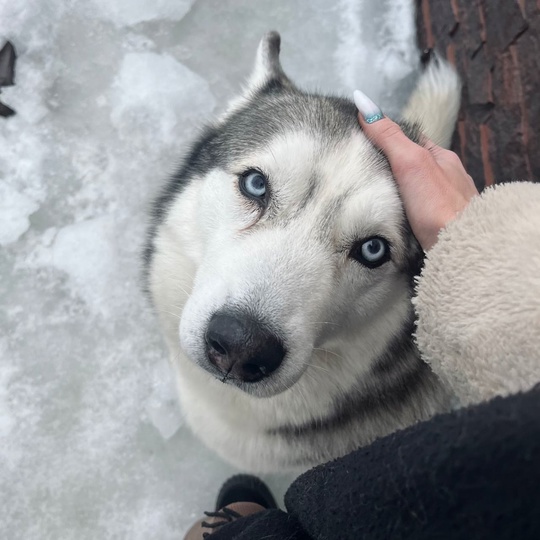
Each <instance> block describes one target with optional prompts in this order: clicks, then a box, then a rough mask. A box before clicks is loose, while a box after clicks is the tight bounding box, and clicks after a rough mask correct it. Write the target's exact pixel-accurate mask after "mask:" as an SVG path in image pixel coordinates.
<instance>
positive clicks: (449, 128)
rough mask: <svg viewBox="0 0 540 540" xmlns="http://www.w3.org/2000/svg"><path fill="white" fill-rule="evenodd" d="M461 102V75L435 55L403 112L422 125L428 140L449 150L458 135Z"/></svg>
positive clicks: (431, 55) (427, 64)
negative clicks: (454, 137) (457, 125)
mask: <svg viewBox="0 0 540 540" xmlns="http://www.w3.org/2000/svg"><path fill="white" fill-rule="evenodd" d="M460 101H461V81H460V78H459V75H458V74H457V73H456V70H455V69H454V68H453V67H452V66H451V65H450V64H449V63H448V62H447V61H446V60H443V59H442V58H441V57H439V56H438V55H437V54H435V53H433V52H432V53H431V54H430V55H429V59H428V60H427V61H426V63H425V67H424V72H423V73H422V75H421V77H420V80H419V81H418V84H417V86H416V88H415V90H414V92H413V93H412V95H411V97H410V99H409V103H408V104H407V106H406V107H405V109H404V111H403V113H402V118H403V120H406V121H407V122H410V123H412V124H418V125H419V126H420V129H421V130H422V133H424V135H426V137H428V138H429V139H431V140H432V141H433V142H434V143H436V144H438V145H440V146H443V147H444V148H448V147H449V146H450V141H451V140H452V134H453V133H454V129H455V125H456V120H457V115H458V111H459V104H460Z"/></svg>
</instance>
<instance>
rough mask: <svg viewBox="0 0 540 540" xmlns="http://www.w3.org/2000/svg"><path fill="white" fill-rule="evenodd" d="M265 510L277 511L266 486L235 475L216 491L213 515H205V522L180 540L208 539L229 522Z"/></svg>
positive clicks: (249, 476)
mask: <svg viewBox="0 0 540 540" xmlns="http://www.w3.org/2000/svg"><path fill="white" fill-rule="evenodd" d="M269 508H277V504H276V501H275V500H274V497H272V494H271V493H270V490H269V489H268V487H267V486H266V484H265V483H264V482H263V481H262V480H260V479H259V478H257V477H256V476H251V475H248V474H238V475H236V476H233V477H232V478H229V479H228V480H227V481H226V482H225V483H224V484H223V486H222V487H221V489H220V490H219V494H218V496H217V500H216V511H215V512H205V513H204V514H205V515H206V516H207V518H208V519H205V520H200V521H198V522H197V523H195V525H193V527H191V529H190V530H189V532H188V533H187V535H186V536H185V538H184V540H199V539H201V538H208V537H209V536H210V535H211V534H212V533H213V532H214V531H215V530H217V529H219V528H220V527H222V526H223V525H226V524H227V523H231V521H234V520H236V519H239V518H242V517H245V516H249V515H251V514H256V513H257V512H262V511H263V510H267V509H269Z"/></svg>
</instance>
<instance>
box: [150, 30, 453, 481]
mask: <svg viewBox="0 0 540 540" xmlns="http://www.w3.org/2000/svg"><path fill="white" fill-rule="evenodd" d="M279 48H280V38H279V35H278V34H277V33H275V32H271V33H269V34H267V35H266V36H265V37H264V38H263V39H262V41H261V43H260V45H259V49H258V52H257V61H256V65H255V69H254V72H253V74H252V76H251V78H250V80H249V84H248V86H247V88H246V89H245V91H244V92H243V94H242V96H241V97H240V98H238V99H237V100H236V101H235V102H234V103H233V104H232V105H231V107H230V108H229V110H228V111H227V112H226V113H225V115H224V116H223V117H222V118H220V119H218V120H217V121H216V122H215V123H214V124H213V125H211V126H209V127H207V128H206V129H205V131H204V132H203V133H202V134H201V136H200V137H199V139H198V140H197V141H196V142H195V143H194V145H193V146H192V147H191V149H190V150H189V152H188V153H187V157H186V158H185V160H184V161H183V164H182V166H181V167H180V169H179V171H178V172H177V174H176V175H174V177H173V178H172V179H171V180H170V181H169V183H168V184H167V185H166V187H165V188H164V190H163V192H162V194H161V196H160V197H159V198H158V199H157V201H156V202H155V204H154V207H153V221H152V225H151V227H150V233H149V239H148V245H147V248H146V252H145V264H146V276H147V286H148V290H149V292H150V294H151V297H152V300H153V303H154V306H155V308H156V310H157V312H158V314H159V318H160V321H161V325H162V328H163V332H164V335H165V338H166V341H167V344H168V347H169V349H170V360H171V364H172V366H173V368H174V372H175V375H176V380H177V384H178V390H179V396H180V402H181V405H182V408H183V411H184V414H185V418H186V419H187V422H188V423H189V425H190V426H191V428H192V430H193V431H194V432H195V434H196V435H197V436H198V437H200V438H201V439H202V440H203V441H204V442H205V443H206V444H207V445H208V446H209V447H210V448H212V449H213V450H215V451H216V452H217V453H218V454H220V455H221V456H222V457H223V458H225V459H226V460H228V461H229V462H231V463H233V464H235V465H237V466H238V467H240V468H242V469H244V470H250V471H257V472H272V471H285V470H299V469H304V468H306V467H309V466H311V465H314V464H318V463H321V462H325V461H327V460H330V459H332V458H335V457H338V456H341V455H343V454H346V453H347V452H349V451H351V450H353V449H355V448H357V447H359V446H362V445H365V444H368V443H370V442H371V441H373V440H374V439H375V438H377V437H380V436H383V435H386V434H388V433H391V432H393V431H396V430H397V429H400V428H403V427H405V426H408V425H410V424H413V423H415V422H418V421H420V420H423V419H426V418H429V417H431V416H432V415H434V414H435V413H437V412H440V411H444V410H446V409H447V408H448V404H449V396H448V395H447V392H446V391H445V390H444V388H443V387H442V385H441V384H440V383H439V381H438V380H437V378H436V377H435V376H434V375H433V373H432V372H431V371H430V369H429V367H428V366H427V365H426V364H424V363H423V362H422V361H421V360H420V359H419V356H418V351H417V349H416V347H415V345H414V342H413V338H412V333H413V330H414V313H413V309H412V306H411V295H412V287H413V276H414V275H416V274H418V272H419V269H420V267H421V264H422V252H421V249H420V247H419V245H418V243H417V242H416V239H415V238H414V236H413V235H412V233H411V231H410V229H409V227H408V224H407V221H406V219H405V215H404V212H403V207H402V204H401V202H400V199H399V196H398V192H397V189H396V186H395V183H394V181H393V179H392V175H391V172H390V168H389V165H388V163H387V161H386V159H385V158H384V156H383V155H381V153H380V152H379V151H377V150H376V149H375V148H374V147H373V146H372V144H371V143H370V142H369V141H368V140H367V139H366V137H365V136H364V134H363V132H362V130H361V128H360V126H359V124H358V121H357V117H356V115H357V111H356V109H355V107H354V105H353V103H352V102H351V101H349V100H347V99H343V98H338V97H329V96H324V95H319V94H312V93H306V92H303V91H301V90H299V89H298V88H297V87H296V86H295V85H294V84H293V83H292V82H291V81H290V80H289V79H288V78H287V76H286V75H285V73H284V72H283V70H282V68H281V65H280V62H279ZM459 96H460V83H459V79H458V77H457V75H456V73H455V72H454V70H453V69H452V68H451V67H450V66H449V65H448V64H447V63H445V62H443V61H442V60H439V59H434V60H432V61H431V62H430V63H429V64H428V65H427V67H426V68H425V71H424V73H423V75H422V77H421V79H420V81H419V84H418V87H417V89H416V91H415V92H414V94H413V96H412V98H411V100H410V103H409V105H408V106H407V108H406V109H405V114H404V123H403V127H404V129H405V130H406V132H407V133H408V134H409V135H410V136H411V137H413V138H415V137H417V136H418V133H419V129H421V131H422V132H423V133H424V134H425V135H426V136H428V137H429V138H431V139H432V140H434V141H435V142H438V143H440V144H443V145H448V144H449V141H450V138H451V135H452V132H453V129H454V124H455V120H456V116H457V110H458V107H459ZM415 126H417V127H415ZM250 171H256V173H257V174H260V175H261V176H262V178H264V179H265V181H266V184H265V187H264V188H261V186H262V180H261V177H260V176H255V177H252V178H255V180H256V184H257V187H258V188H261V189H262V190H263V191H265V194H264V196H263V198H262V199H261V198H259V199H257V198H254V197H253V193H252V192H250V193H249V194H247V193H246V189H247V188H246V184H245V183H246V177H247V178H248V179H249V178H250V177H249V174H252V173H250ZM246 175H247V176H246ZM250 189H251V188H250ZM252 191H253V190H252ZM372 238H376V239H383V240H381V242H384V243H383V244H381V243H380V242H379V241H378V240H377V241H376V242H379V243H376V244H370V246H371V248H372V249H373V250H376V248H377V246H380V245H386V246H387V256H386V258H385V260H384V262H383V264H380V265H379V266H377V267H369V266H366V265H365V264H363V263H362V262H361V260H363V259H359V257H358V253H359V251H358V250H363V249H364V246H365V245H366V242H367V241H368V242H371V240H369V239H372ZM374 246H375V247H374ZM361 252H362V253H364V251H361ZM216 321H217V323H216Z"/></svg>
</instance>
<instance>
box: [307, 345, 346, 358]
mask: <svg viewBox="0 0 540 540" xmlns="http://www.w3.org/2000/svg"><path fill="white" fill-rule="evenodd" d="M313 350H314V351H322V352H325V353H330V354H333V355H334V356H337V357H338V358H341V360H345V358H344V357H343V356H341V355H340V354H338V353H335V352H334V351H329V350H328V349H320V348H318V347H313Z"/></svg>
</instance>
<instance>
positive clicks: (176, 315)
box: [158, 309, 182, 319]
mask: <svg viewBox="0 0 540 540" xmlns="http://www.w3.org/2000/svg"><path fill="white" fill-rule="evenodd" d="M158 313H168V314H169V315H172V316H173V317H176V318H177V319H181V318H182V317H181V316H180V315H178V314H176V313H173V312H172V311H167V310H165V309H159V310H158Z"/></svg>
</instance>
